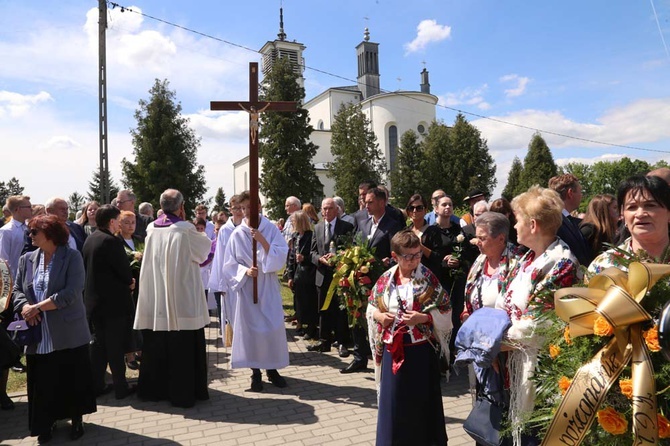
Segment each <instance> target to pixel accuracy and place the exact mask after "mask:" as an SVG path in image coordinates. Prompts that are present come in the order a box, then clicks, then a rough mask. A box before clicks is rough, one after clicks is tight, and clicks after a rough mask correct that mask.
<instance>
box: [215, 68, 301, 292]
mask: <svg viewBox="0 0 670 446" xmlns="http://www.w3.org/2000/svg"><path fill="white" fill-rule="evenodd" d="M209 107H210V110H228V111H232V110H240V111H245V112H247V113H248V114H249V196H250V203H249V208H250V212H249V213H250V215H249V216H248V220H249V226H250V227H252V228H258V124H259V120H260V114H261V113H263V112H265V111H284V112H290V111H296V110H297V109H298V106H297V103H296V102H292V101H274V102H268V101H259V100H258V62H250V63H249V100H248V101H245V102H236V101H211V102H210V106H209ZM251 251H252V252H253V266H256V239H252V246H251ZM253 283H254V303H255V304H256V303H258V279H257V278H256V277H254V280H253Z"/></svg>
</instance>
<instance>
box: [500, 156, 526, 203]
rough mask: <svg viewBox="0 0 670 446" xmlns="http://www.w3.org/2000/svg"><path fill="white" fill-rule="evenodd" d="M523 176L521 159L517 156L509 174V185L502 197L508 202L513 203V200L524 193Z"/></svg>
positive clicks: (506, 186)
mask: <svg viewBox="0 0 670 446" xmlns="http://www.w3.org/2000/svg"><path fill="white" fill-rule="evenodd" d="M522 174H523V164H521V160H520V159H519V157H518V156H515V157H514V161H512V167H511V168H510V170H509V173H508V174H507V184H506V185H505V188H504V189H503V191H502V196H503V197H505V198H506V199H507V200H509V201H512V198H514V197H516V196H517V195H519V194H520V193H522V192H523V186H522V185H521V175H522Z"/></svg>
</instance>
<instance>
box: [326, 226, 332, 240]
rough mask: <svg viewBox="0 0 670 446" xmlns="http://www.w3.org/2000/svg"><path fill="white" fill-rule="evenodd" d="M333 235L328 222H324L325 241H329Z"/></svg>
mask: <svg viewBox="0 0 670 446" xmlns="http://www.w3.org/2000/svg"><path fill="white" fill-rule="evenodd" d="M332 237H333V233H332V232H331V230H330V223H329V222H326V243H330V239H331V238H332Z"/></svg>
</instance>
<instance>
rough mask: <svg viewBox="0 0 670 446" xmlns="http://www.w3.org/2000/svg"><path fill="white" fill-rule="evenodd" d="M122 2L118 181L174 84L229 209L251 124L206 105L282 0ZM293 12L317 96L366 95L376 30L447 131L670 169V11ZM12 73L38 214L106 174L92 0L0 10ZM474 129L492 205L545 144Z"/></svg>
mask: <svg viewBox="0 0 670 446" xmlns="http://www.w3.org/2000/svg"><path fill="white" fill-rule="evenodd" d="M118 3H119V4H122V5H124V6H128V7H131V8H132V9H133V11H134V12H130V11H126V12H121V11H120V9H119V8H116V9H113V10H110V12H109V26H110V27H109V30H108V39H107V46H108V54H107V60H108V87H107V88H108V96H109V109H108V113H109V154H110V167H111V171H112V176H113V178H114V179H116V180H117V181H118V180H120V179H121V171H120V161H121V159H122V158H124V157H126V158H132V144H131V137H130V135H129V129H131V128H133V127H134V126H135V124H136V123H135V120H134V117H133V114H134V112H135V109H136V108H137V103H138V100H139V99H142V98H144V99H146V98H147V97H148V93H147V91H148V90H149V88H150V87H151V85H152V84H153V80H154V79H155V78H161V79H163V78H167V79H168V80H169V81H170V83H171V87H172V88H173V89H175V90H176V92H177V98H178V100H179V101H181V104H182V107H183V113H184V114H185V115H186V116H188V117H189V118H190V120H191V124H192V127H193V128H194V129H195V130H196V132H197V133H198V135H200V136H202V146H201V149H200V151H199V154H198V158H199V162H200V163H202V164H204V165H205V168H206V179H207V185H208V187H209V193H208V196H212V195H214V192H215V191H216V188H217V187H219V186H222V187H223V188H224V190H225V191H226V193H227V195H228V196H230V195H231V194H232V193H233V185H232V184H233V181H232V162H234V161H235V160H237V159H239V158H241V157H242V156H244V154H245V153H246V150H247V139H246V138H247V132H246V126H247V117H246V115H244V114H243V113H213V112H210V111H208V108H209V101H210V100H238V99H244V98H246V97H247V94H248V86H247V73H248V63H249V62H251V61H259V60H260V59H259V55H258V54H257V53H255V52H253V51H249V50H247V49H245V48H242V47H246V48H250V49H253V50H258V49H260V48H261V47H262V46H263V44H264V43H265V42H266V41H268V40H274V39H275V38H276V35H277V32H278V15H279V14H278V10H279V0H262V1H255V2H232V1H210V0H201V1H198V2H172V1H170V2H167V1H157V0H146V1H134V2H131V3H123V2H122V1H119V2H118ZM283 7H284V27H285V31H286V33H287V35H288V38H289V39H290V40H294V39H295V40H297V41H299V42H301V43H303V44H304V45H305V46H306V47H307V48H306V50H305V53H304V56H305V60H306V64H307V66H308V67H309V68H308V69H307V70H306V72H305V87H306V93H307V99H310V98H311V97H313V96H315V95H317V94H318V93H320V92H321V91H323V90H324V89H325V88H328V87H333V86H340V85H350V84H353V83H354V81H355V76H356V53H355V46H356V45H357V44H358V43H359V42H360V41H361V40H362V38H363V29H364V28H365V27H366V26H367V27H368V28H369V29H370V33H371V40H372V41H374V42H378V43H379V44H380V47H379V61H380V73H381V86H382V88H383V89H385V90H389V91H393V90H398V89H402V90H417V89H418V88H419V81H420V78H419V72H420V71H421V70H422V69H423V66H424V65H423V63H424V62H425V66H426V68H427V69H428V70H429V72H430V83H431V92H432V93H433V94H435V95H437V96H438V97H439V98H440V102H439V106H438V109H437V116H438V118H439V119H442V120H444V121H445V122H446V123H451V122H453V120H454V117H455V114H456V111H454V109H460V110H463V111H467V112H471V113H474V114H477V115H481V116H486V117H492V118H495V119H497V120H502V121H506V122H511V123H516V124H520V125H523V126H527V127H531V128H538V129H540V130H542V131H544V132H545V133H543V136H544V137H545V139H546V140H547V142H548V144H549V146H550V147H551V149H552V152H553V155H554V158H555V159H556V160H557V162H559V163H565V162H568V161H583V162H591V161H596V160H602V159H604V160H611V159H617V158H620V157H621V156H629V157H631V158H640V159H646V160H648V161H650V162H655V161H656V160H658V159H666V160H668V159H670V156H669V153H668V152H670V83H669V82H668V74H669V73H670V55H669V54H668V49H667V48H666V47H665V46H664V41H663V39H665V41H666V43H668V44H670V0H653V4H652V3H651V2H645V1H641V2H624V1H615V2H612V1H601V0H594V1H589V2H583V1H573V0H565V1H562V2H528V1H519V0H513V1H508V2H494V1H483V0H469V1H428V0H415V1H411V2H410V1H406V0H358V1H350V0H340V1H329V2H325V1H319V0H284V2H283ZM653 8H655V10H656V13H657V15H656V16H655V15H654V9H653ZM140 11H141V12H142V13H144V14H147V15H150V16H153V17H156V18H160V19H163V20H166V21H169V22H172V23H176V24H179V25H181V26H184V27H187V28H191V29H194V30H197V31H199V32H201V33H204V34H208V35H210V36H213V37H215V38H216V39H219V40H216V39H211V38H207V37H203V36H202V35H197V34H193V33H190V32H187V31H184V30H183V29H179V28H176V27H173V26H170V25H167V24H165V23H161V22H158V21H156V20H152V19H150V18H147V17H144V16H142V15H140V14H138V12H140ZM656 17H657V18H658V23H659V25H660V30H659V25H657V21H656ZM224 41H227V42H230V43H233V44H236V45H239V46H234V45H230V44H228V43H225V42H224ZM240 46H241V47H240ZM0 60H1V61H2V62H1V63H0V138H1V139H0V141H2V143H3V144H2V146H3V148H2V152H1V153H2V162H0V181H7V180H9V178H11V177H12V176H16V177H17V178H19V180H20V182H21V184H22V185H23V186H24V187H25V192H26V193H27V194H29V195H31V196H32V197H33V201H34V202H36V203H39V202H42V203H43V202H44V201H46V200H47V199H48V198H49V197H51V196H54V195H60V196H68V195H69V194H71V193H72V192H74V191H78V192H80V193H85V192H86V191H87V190H88V181H89V180H90V178H91V173H92V171H93V170H94V169H95V168H96V166H97V164H98V139H97V138H98V124H97V114H98V106H97V101H98V98H97V1H95V0H90V1H87V2H84V1H67V0H63V1H58V2H56V1H46V0H34V1H29V2H25V1H18V0H0ZM311 68H315V69H317V70H320V71H316V70H312V69H311ZM322 72H326V73H330V74H331V75H329V74H324V73H322ZM466 117H467V119H468V120H469V121H470V122H472V123H473V124H475V125H476V126H477V127H478V128H479V129H480V130H481V132H482V136H483V137H484V138H486V139H487V140H488V146H489V150H490V152H491V154H492V156H493V157H494V159H495V161H496V163H497V166H498V174H497V176H498V187H497V188H496V191H495V192H494V196H497V195H499V191H500V190H502V188H503V187H504V185H505V180H506V176H507V171H508V169H509V166H510V164H511V161H512V159H513V157H514V156H515V155H516V156H519V157H520V158H522V159H523V156H524V155H525V153H526V147H527V144H528V141H529V140H530V138H531V136H532V133H533V130H528V129H524V128H519V127H515V126H511V125H508V124H504V123H500V122H496V121H493V120H489V119H485V118H480V117H477V116H474V115H468V114H466ZM548 132H555V133H559V134H565V135H570V136H575V137H579V138H584V139H588V140H596V141H601V142H609V143H614V144H619V145H625V146H632V147H639V148H644V149H650V150H657V151H663V152H665V153H661V152H652V151H639V150H633V149H630V148H620V147H614V146H607V145H599V144H595V143H588V142H584V141H580V140H574V139H570V138H566V137H562V136H555V135H552V134H550V133H548ZM444 186H445V188H446V189H447V190H448V189H449V185H448V184H445V185H444Z"/></svg>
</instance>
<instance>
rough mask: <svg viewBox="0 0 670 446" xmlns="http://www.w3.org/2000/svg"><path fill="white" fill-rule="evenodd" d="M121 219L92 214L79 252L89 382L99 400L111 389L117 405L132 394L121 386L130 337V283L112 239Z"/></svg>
mask: <svg viewBox="0 0 670 446" xmlns="http://www.w3.org/2000/svg"><path fill="white" fill-rule="evenodd" d="M120 214H121V211H119V209H118V208H116V207H115V206H111V205H104V206H101V207H100V209H98V211H97V212H96V213H95V220H96V223H97V227H98V230H97V231H95V232H94V233H93V234H91V235H90V236H89V237H88V238H87V239H86V242H85V243H84V249H83V254H84V266H85V267H86V285H85V287H84V302H85V303H86V313H87V315H88V319H89V323H90V324H91V327H92V331H93V343H92V344H91V363H92V367H93V380H94V383H95V386H96V391H97V393H98V394H103V393H106V392H109V391H111V390H112V389H113V390H114V391H115V394H116V398H117V399H122V398H125V397H126V396H128V395H129V394H131V393H133V391H134V388H130V387H129V386H128V382H127V381H126V365H125V353H126V351H127V349H128V345H129V344H130V342H131V335H132V324H133V315H134V313H135V307H134V305H133V298H132V289H133V288H135V280H134V279H133V275H132V272H131V271H130V264H129V263H128V258H127V257H126V251H125V249H124V248H123V242H122V241H121V240H119V239H118V238H117V237H116V236H114V235H113V233H115V232H118V230H119V215H120ZM107 364H109V368H110V370H111V371H112V381H113V383H114V385H113V388H112V387H109V386H106V385H105V371H106V370H107Z"/></svg>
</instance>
